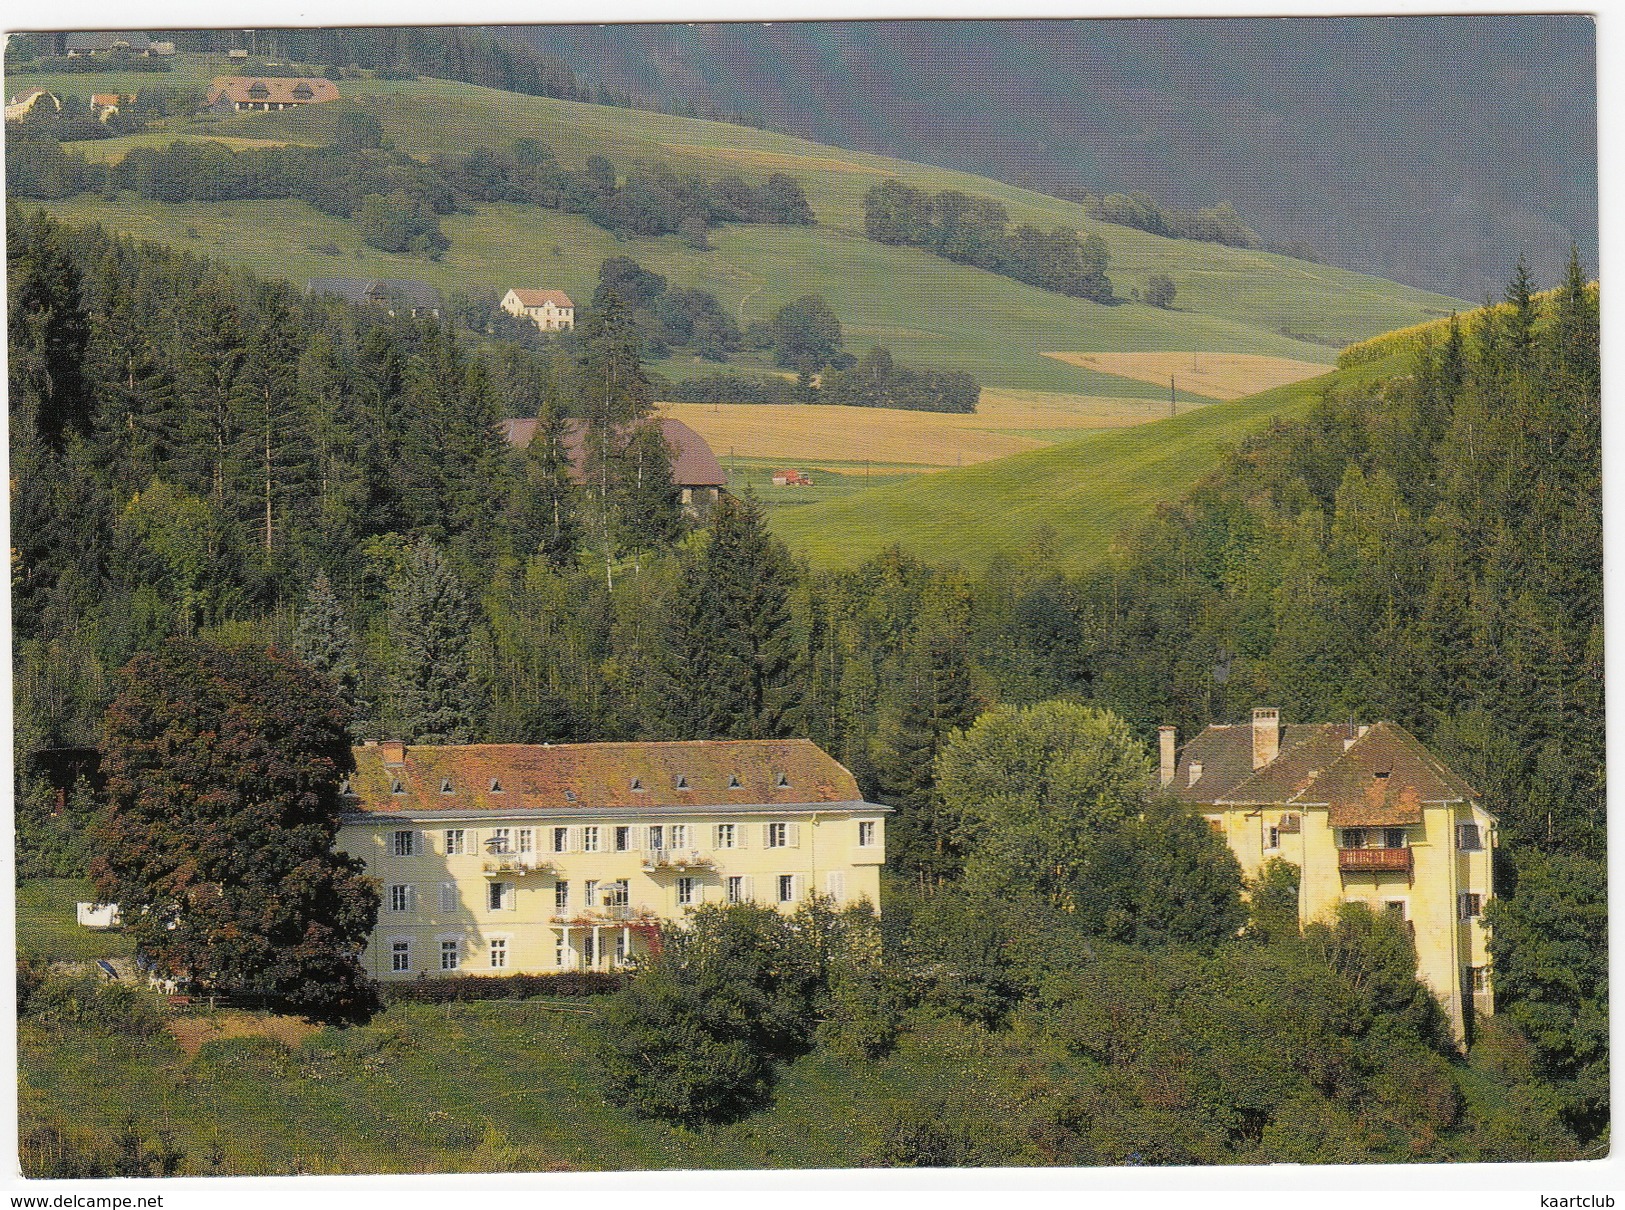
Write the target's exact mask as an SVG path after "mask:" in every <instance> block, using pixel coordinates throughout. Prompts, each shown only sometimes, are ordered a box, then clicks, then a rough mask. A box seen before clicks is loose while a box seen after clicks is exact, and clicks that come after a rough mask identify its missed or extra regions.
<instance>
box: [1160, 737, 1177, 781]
mask: <svg viewBox="0 0 1625 1210" xmlns="http://www.w3.org/2000/svg"><path fill="white" fill-rule="evenodd" d="M1178 734H1179V729H1178V728H1177V727H1170V726H1167V725H1166V724H1165V725H1163V726H1161V727H1158V728H1157V748H1158V751H1159V753H1160V755H1161V757H1162V759H1161V762H1160V764H1161V768H1160V770H1159V776H1160V779H1161V780H1160V782H1159V784H1161V785H1164V786H1166V785H1168V784H1169V783H1170V782H1171V781H1173V780H1174V767H1175V766H1176V765H1177V764H1178V763H1179V753H1178V750H1177V748H1176V747H1175V738H1176V737H1177V736H1178Z"/></svg>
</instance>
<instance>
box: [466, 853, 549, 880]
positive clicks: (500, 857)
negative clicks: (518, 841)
mask: <svg viewBox="0 0 1625 1210" xmlns="http://www.w3.org/2000/svg"><path fill="white" fill-rule="evenodd" d="M482 865H483V868H484V870H485V872H486V873H487V874H513V875H516V876H518V875H525V874H551V873H553V863H552V862H551V861H547V860H546V859H544V858H542V857H540V856H538V855H537V854H536V853H531V852H526V853H519V852H515V851H513V850H510V849H506V848H496V847H487V848H486V850H485V855H484V858H483V861H482Z"/></svg>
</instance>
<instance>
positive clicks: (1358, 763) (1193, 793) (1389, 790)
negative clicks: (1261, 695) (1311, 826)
mask: <svg viewBox="0 0 1625 1210" xmlns="http://www.w3.org/2000/svg"><path fill="white" fill-rule="evenodd" d="M1351 738H1352V739H1353V743H1352V744H1348V746H1347V747H1345V746H1344V745H1345V743H1346V742H1347V741H1348V740H1349V739H1351ZM1252 754H1253V729H1252V727H1251V725H1249V724H1245V723H1243V724H1238V725H1217V726H1211V727H1208V728H1207V729H1206V730H1204V731H1203V732H1202V733H1201V734H1200V735H1198V736H1197V737H1196V738H1195V739H1194V740H1192V741H1191V742H1190V743H1189V744H1187V745H1186V746H1185V748H1184V750H1183V751H1182V752H1181V753H1180V760H1179V765H1178V768H1177V769H1176V772H1175V775H1174V781H1173V783H1172V784H1171V785H1170V786H1169V787H1168V788H1169V790H1171V791H1172V792H1173V793H1174V794H1176V795H1177V796H1179V797H1180V798H1182V799H1184V800H1185V801H1187V802H1191V803H1196V804H1199V805H1212V806H1225V807H1228V806H1260V805H1271V806H1302V807H1325V808H1326V810H1327V819H1328V822H1329V823H1330V824H1331V825H1332V826H1333V827H1362V826H1363V827H1381V826H1383V825H1385V824H1395V825H1397V824H1406V823H1417V822H1419V821H1420V820H1421V818H1422V814H1421V809H1422V804H1424V803H1437V802H1470V801H1472V800H1474V799H1476V798H1477V797H1478V792H1477V791H1476V790H1474V789H1473V788H1472V786H1470V785H1469V784H1468V783H1467V782H1466V781H1464V780H1463V779H1462V778H1461V777H1459V776H1458V775H1457V774H1455V773H1454V772H1453V771H1451V770H1450V769H1449V768H1448V767H1446V766H1445V765H1444V763H1443V762H1441V761H1440V760H1439V759H1438V758H1437V757H1435V756H1434V755H1433V754H1432V753H1431V752H1429V751H1428V750H1427V749H1426V748H1425V747H1423V745H1422V744H1421V742H1420V741H1418V740H1417V739H1416V737H1415V736H1413V735H1411V734H1410V732H1408V731H1406V730H1405V729H1404V728H1403V727H1401V726H1399V725H1398V724H1397V723H1373V724H1372V725H1371V726H1370V727H1368V728H1366V730H1365V733H1364V734H1363V735H1360V734H1358V732H1355V733H1351V732H1350V729H1349V728H1348V726H1347V725H1346V724H1341V723H1312V724H1296V725H1292V726H1287V727H1283V728H1282V735H1281V749H1280V752H1279V754H1278V755H1277V756H1276V758H1275V759H1274V760H1273V761H1271V762H1270V763H1269V764H1267V765H1265V766H1264V767H1263V768H1261V769H1259V770H1257V771H1256V772H1255V771H1254V770H1253V767H1252ZM1192 761H1199V762H1201V765H1202V776H1201V777H1200V778H1199V779H1198V780H1197V782H1196V784H1195V785H1194V786H1192V785H1188V784H1187V783H1188V782H1189V780H1190V765H1191V762H1192Z"/></svg>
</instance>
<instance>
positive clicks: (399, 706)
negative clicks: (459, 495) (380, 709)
mask: <svg viewBox="0 0 1625 1210" xmlns="http://www.w3.org/2000/svg"><path fill="white" fill-rule="evenodd" d="M473 626H474V607H473V605H472V604H471V603H470V601H469V599H468V593H467V591H466V590H465V589H464V587H463V584H462V581H460V580H459V579H458V578H457V574H456V573H455V572H454V571H453V570H452V568H451V566H450V565H449V564H448V563H447V562H446V558H445V556H444V555H442V554H441V553H440V550H439V548H438V547H436V546H435V544H434V543H433V542H431V541H429V540H428V539H427V538H420V539H419V540H418V542H417V543H416V544H415V545H414V546H413V547H412V549H411V551H410V552H409V553H408V554H407V558H406V566H405V568H404V569H403V570H402V573H401V575H400V577H399V578H398V579H397V581H396V582H395V584H394V585H393V586H392V588H391V591H390V596H389V635H390V643H391V646H392V648H393V661H392V665H391V668H390V676H389V698H390V702H389V705H390V711H391V714H392V719H391V721H392V722H393V723H394V724H395V726H396V728H397V729H398V731H399V737H400V738H402V739H404V740H406V741H407V742H408V743H419V744H466V743H468V742H470V741H471V740H472V739H473V738H474V732H475V725H476V714H477V709H478V699H479V694H478V687H477V685H476V683H475V680H474V667H473V633H472V632H473Z"/></svg>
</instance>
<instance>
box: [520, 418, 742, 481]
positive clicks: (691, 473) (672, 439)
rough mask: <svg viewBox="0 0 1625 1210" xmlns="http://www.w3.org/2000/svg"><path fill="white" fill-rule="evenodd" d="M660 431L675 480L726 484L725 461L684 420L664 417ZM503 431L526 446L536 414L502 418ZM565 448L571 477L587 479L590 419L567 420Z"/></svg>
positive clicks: (533, 434)
mask: <svg viewBox="0 0 1625 1210" xmlns="http://www.w3.org/2000/svg"><path fill="white" fill-rule="evenodd" d="M658 423H659V424H660V435H661V436H662V437H664V438H665V439H666V444H667V445H669V446H671V448H672V463H671V480H672V482H673V483H675V484H676V485H677V486H678V487H726V486H728V476H727V475H726V474H724V473H723V470H722V464H721V463H720V462H718V461H717V456H716V455H715V454H713V453H712V452H711V447H710V446H709V445H707V444H706V441H705V438H704V437H701V436H700V435H699V434H698V433H696V432H695V431H694V430H693V429H691V428H689V427H688V425H686V424H684V423H683V422H682V421H681V420H673V419H671V418H670V417H663V418H661V419H660V421H659V422H658ZM502 435H503V436H504V437H505V438H507V440H508V444H509V445H514V446H517V447H518V448H520V449H524V448H525V447H527V446H528V445H530V443H531V440H532V439H533V438H534V437H535V436H536V418H535V417H533V416H525V417H518V418H516V419H513V420H504V421H503V422H502ZM564 450H565V453H566V454H568V455H569V457H570V477H571V478H572V479H573V480H575V482H577V483H584V482H586V474H585V472H584V470H583V468H584V467H585V466H586V465H587V422H586V421H584V420H567V421H565V431H564Z"/></svg>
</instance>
